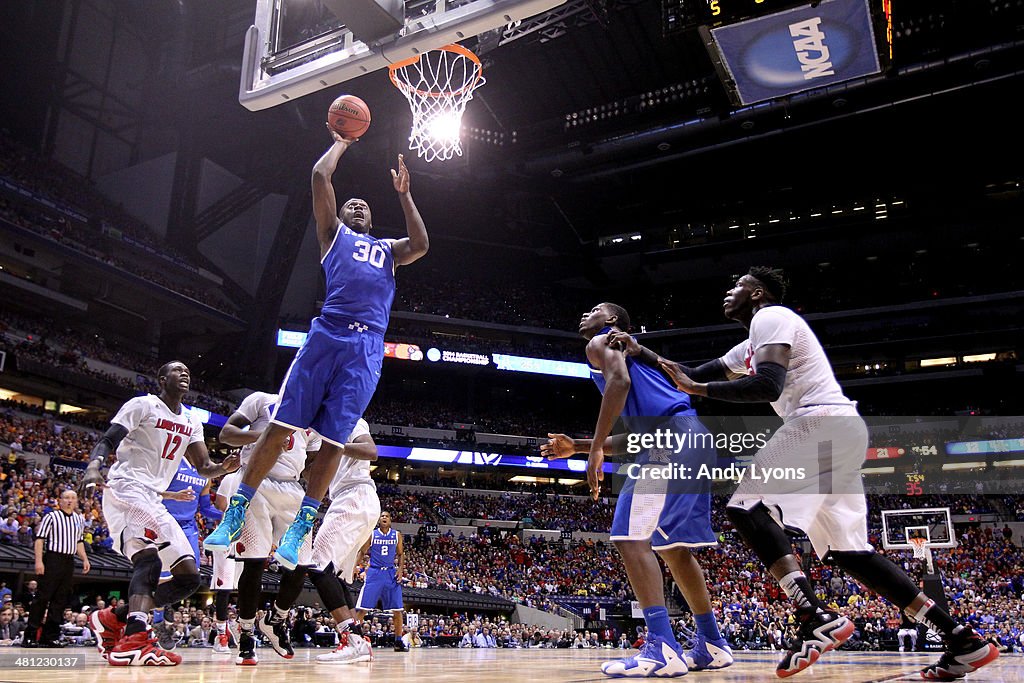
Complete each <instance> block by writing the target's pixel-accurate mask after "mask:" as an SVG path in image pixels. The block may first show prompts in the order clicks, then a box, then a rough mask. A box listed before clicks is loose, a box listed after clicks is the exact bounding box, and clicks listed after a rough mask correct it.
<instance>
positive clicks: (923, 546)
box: [908, 538, 928, 560]
mask: <svg viewBox="0 0 1024 683" xmlns="http://www.w3.org/2000/svg"><path fill="white" fill-rule="evenodd" d="M908 540H909V541H910V546H911V548H912V549H913V551H914V557H915V558H917V559H918V560H926V559H928V539H927V538H911V539H908Z"/></svg>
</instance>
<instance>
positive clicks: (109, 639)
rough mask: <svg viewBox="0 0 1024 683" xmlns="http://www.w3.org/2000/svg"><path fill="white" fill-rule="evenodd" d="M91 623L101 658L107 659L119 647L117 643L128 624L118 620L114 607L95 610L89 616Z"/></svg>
mask: <svg viewBox="0 0 1024 683" xmlns="http://www.w3.org/2000/svg"><path fill="white" fill-rule="evenodd" d="M89 623H90V624H91V625H92V632H93V633H95V634H96V649H97V650H99V653H100V656H101V657H103V659H106V658H107V655H109V654H110V651H111V650H113V649H114V646H115V645H117V641H119V640H121V636H123V635H124V627H125V626H127V625H128V624H127V623H126V622H124V621H121V620H120V619H118V618H117V614H116V613H115V612H114V608H113V607H107V608H106V609H98V610H94V611H93V613H92V614H90V615H89Z"/></svg>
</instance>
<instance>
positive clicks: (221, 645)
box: [213, 631, 231, 655]
mask: <svg viewBox="0 0 1024 683" xmlns="http://www.w3.org/2000/svg"><path fill="white" fill-rule="evenodd" d="M213 654H215V655H229V654H231V646H230V645H229V644H228V633H227V631H225V632H224V633H218V634H217V637H216V638H214V639H213Z"/></svg>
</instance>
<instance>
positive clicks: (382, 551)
mask: <svg viewBox="0 0 1024 683" xmlns="http://www.w3.org/2000/svg"><path fill="white" fill-rule="evenodd" d="M397 557H398V531H397V530H396V529H395V528H394V527H391V528H390V529H388V532H387V533H386V534H385V533H383V532H381V530H380V529H374V530H373V539H372V540H371V541H370V569H393V568H394V567H395V559H396V558H397Z"/></svg>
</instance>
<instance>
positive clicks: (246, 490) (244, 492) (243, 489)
mask: <svg viewBox="0 0 1024 683" xmlns="http://www.w3.org/2000/svg"><path fill="white" fill-rule="evenodd" d="M235 493H236V494H237V495H239V496H241V497H242V498H245V500H246V502H249V501H251V500H252V497H253V496H255V495H256V489H254V488H253V487H251V486H249V485H248V484H245V483H240V484H239V485H238V490H237V491H235Z"/></svg>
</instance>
